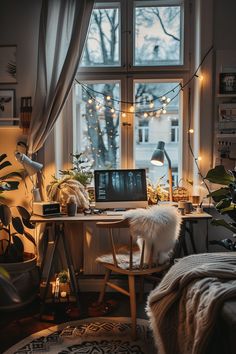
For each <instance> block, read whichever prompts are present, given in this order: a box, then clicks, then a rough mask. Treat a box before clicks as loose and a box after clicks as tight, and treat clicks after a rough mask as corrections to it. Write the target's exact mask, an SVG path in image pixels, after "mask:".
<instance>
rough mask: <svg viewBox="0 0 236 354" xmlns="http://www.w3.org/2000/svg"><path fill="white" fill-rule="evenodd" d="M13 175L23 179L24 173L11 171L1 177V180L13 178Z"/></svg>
mask: <svg viewBox="0 0 236 354" xmlns="http://www.w3.org/2000/svg"><path fill="white" fill-rule="evenodd" d="M11 177H18V178H21V179H22V174H21V173H20V172H9V173H7V174H6V175H4V176H2V177H1V180H4V179H7V178H11Z"/></svg>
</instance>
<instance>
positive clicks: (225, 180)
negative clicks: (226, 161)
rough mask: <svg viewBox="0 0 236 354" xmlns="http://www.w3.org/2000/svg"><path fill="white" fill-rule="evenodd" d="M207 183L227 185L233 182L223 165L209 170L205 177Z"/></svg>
mask: <svg viewBox="0 0 236 354" xmlns="http://www.w3.org/2000/svg"><path fill="white" fill-rule="evenodd" d="M205 179H207V180H208V181H209V182H212V183H217V184H223V185H228V184H230V183H233V182H234V181H235V178H234V176H233V174H230V173H229V172H228V171H226V169H225V168H224V166H223V165H219V166H216V167H215V168H213V169H211V170H209V171H208V172H207V175H206V177H205Z"/></svg>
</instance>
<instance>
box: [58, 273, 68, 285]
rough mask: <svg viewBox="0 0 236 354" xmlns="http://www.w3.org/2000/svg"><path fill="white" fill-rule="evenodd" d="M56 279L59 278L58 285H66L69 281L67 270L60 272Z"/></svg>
mask: <svg viewBox="0 0 236 354" xmlns="http://www.w3.org/2000/svg"><path fill="white" fill-rule="evenodd" d="M58 278H59V282H60V283H67V282H68V281H69V274H68V272H67V270H62V271H61V272H60V273H59V274H58Z"/></svg>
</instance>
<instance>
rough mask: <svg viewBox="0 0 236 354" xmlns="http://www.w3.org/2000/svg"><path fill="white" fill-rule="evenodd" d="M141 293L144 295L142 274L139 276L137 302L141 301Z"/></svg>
mask: <svg viewBox="0 0 236 354" xmlns="http://www.w3.org/2000/svg"><path fill="white" fill-rule="evenodd" d="M143 295H144V276H140V277H139V298H138V302H142V301H143Z"/></svg>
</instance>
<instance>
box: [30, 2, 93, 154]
mask: <svg viewBox="0 0 236 354" xmlns="http://www.w3.org/2000/svg"><path fill="white" fill-rule="evenodd" d="M93 4H94V0H42V9H41V17H40V29H39V45H38V72H37V82H36V92H35V98H34V105H33V113H32V119H31V124H30V129H29V135H28V142H27V144H28V152H29V154H33V153H35V152H37V151H38V150H39V149H40V148H41V147H42V146H43V144H44V142H45V141H46V139H47V137H48V136H49V134H50V132H51V131H52V129H53V126H54V124H55V122H56V120H57V118H58V116H59V114H60V112H61V110H62V108H63V106H64V104H65V102H66V99H67V97H68V94H69V92H70V89H71V86H72V83H73V80H74V77H75V75H76V71H77V68H78V65H79V61H80V58H81V54H82V50H83V46H84V42H85V39H86V35H87V30H88V26H89V21H90V17H91V13H92V9H93Z"/></svg>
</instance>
